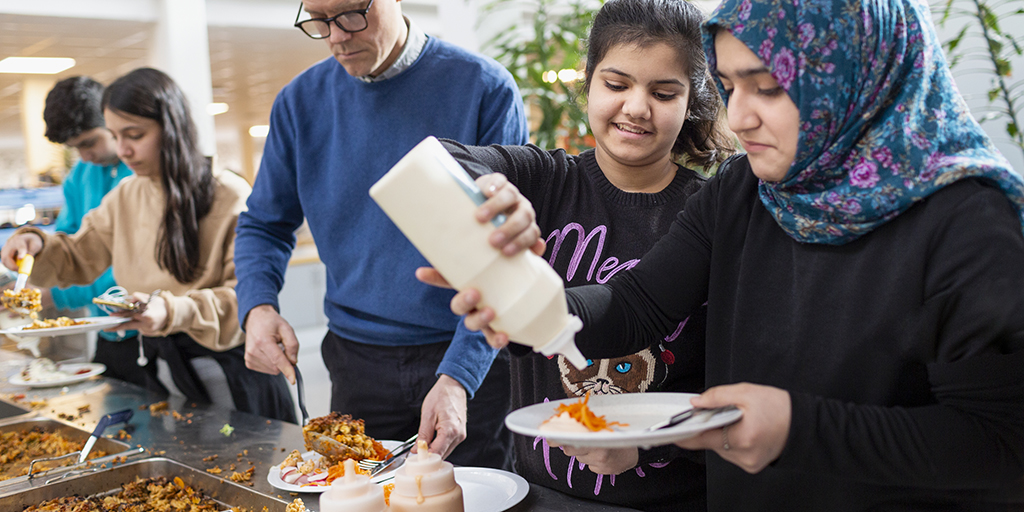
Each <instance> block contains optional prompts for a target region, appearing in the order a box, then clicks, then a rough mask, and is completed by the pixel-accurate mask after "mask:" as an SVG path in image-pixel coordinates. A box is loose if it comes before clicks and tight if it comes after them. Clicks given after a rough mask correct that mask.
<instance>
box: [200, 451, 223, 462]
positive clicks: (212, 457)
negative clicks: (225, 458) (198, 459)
mask: <svg viewBox="0 0 1024 512" xmlns="http://www.w3.org/2000/svg"><path fill="white" fill-rule="evenodd" d="M217 457H220V455H217V454H216V453H215V454H213V455H210V456H209V457H203V462H213V461H215V460H217Z"/></svg>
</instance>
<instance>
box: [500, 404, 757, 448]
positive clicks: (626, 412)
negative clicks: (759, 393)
mask: <svg viewBox="0 0 1024 512" xmlns="http://www.w3.org/2000/svg"><path fill="white" fill-rule="evenodd" d="M695 396H697V395H694V394H692V393H626V394H618V395H591V396H590V401H589V402H587V406H588V407H590V410H591V411H593V412H594V414H596V415H598V416H604V418H605V420H607V421H609V422H612V421H617V422H619V423H626V424H628V426H625V427H620V426H613V427H612V428H613V429H614V431H611V432H609V431H601V432H582V433H581V432H549V431H541V430H540V429H539V428H538V427H540V424H541V423H543V422H544V421H545V420H547V419H548V418H550V417H551V416H553V415H554V414H555V410H556V408H557V407H558V405H559V404H563V403H564V404H570V403H575V402H577V401H579V398H567V399H565V400H556V401H553V402H546V403H540V404H533V405H530V406H527V407H523V408H522V409H518V410H515V411H512V413H510V414H509V415H508V416H506V417H505V425H506V426H508V428H509V430H511V431H513V432H516V433H518V434H522V435H524V436H530V437H543V438H546V439H547V440H549V441H553V442H555V443H558V444H561V445H567V446H589V447H595V448H628V447H633V446H640V447H647V446H659V445H663V444H669V443H674V442H676V441H681V440H683V439H686V438H689V437H693V436H695V435H697V434H699V433H700V432H703V431H705V430H709V429H713V428H720V427H723V426H725V425H729V424H731V423H735V422H737V421H739V419H740V417H741V416H742V415H743V413H742V411H739V410H729V411H725V412H720V413H718V414H715V415H713V416H699V415H698V416H694V417H693V418H691V419H689V420H687V421H684V422H682V423H680V424H678V425H675V426H673V427H669V428H664V429H661V430H655V431H653V432H644V429H646V428H647V427H650V426H651V425H654V424H655V423H658V422H660V421H664V420H667V419H669V418H670V417H672V416H673V415H675V414H677V413H680V412H683V411H685V410H687V409H690V408H691V407H692V406H691V405H690V399H691V398H693V397H695Z"/></svg>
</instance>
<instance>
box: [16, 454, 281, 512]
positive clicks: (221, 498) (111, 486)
mask: <svg viewBox="0 0 1024 512" xmlns="http://www.w3.org/2000/svg"><path fill="white" fill-rule="evenodd" d="M75 473H76V471H70V472H68V476H67V477H66V478H63V479H59V480H55V481H50V483H44V482H38V479H37V480H36V482H38V483H34V484H33V487H32V488H30V489H25V490H22V491H21V492H18V493H17V494H12V495H9V496H4V497H0V510H22V509H23V508H25V507H27V506H29V505H38V504H39V503H42V502H44V501H47V500H51V499H54V498H59V497H61V496H71V495H74V494H77V495H80V496H92V495H95V494H107V493H111V492H112V491H118V490H120V489H121V485H122V484H125V483H128V482H132V481H134V480H135V479H136V478H137V477H141V478H154V477H158V476H165V477H167V478H174V477H180V478H181V479H182V480H183V481H184V482H185V484H186V485H189V486H191V487H192V488H194V489H201V490H202V491H203V493H205V494H206V495H207V496H210V497H211V498H213V499H214V500H217V501H218V502H219V503H221V504H223V505H224V510H227V509H229V508H231V507H245V508H247V509H250V510H253V511H255V512H261V511H262V510H263V507H267V510H268V511H269V512H283V511H284V508H285V506H287V504H288V502H286V501H283V500H280V499H277V498H274V497H271V496H267V495H265V494H261V493H259V492H256V491H254V490H252V489H250V488H248V487H245V486H242V485H239V484H236V483H234V482H231V481H229V480H225V479H223V478H219V477H216V476H213V475H211V474H209V473H207V472H205V471H202V470H199V469H195V468H191V467H189V466H186V465H184V464H182V463H180V462H176V461H173V460H171V459H166V458H163V457H155V458H151V459H145V460H139V461H135V462H129V463H126V464H120V465H117V466H114V467H112V468H108V469H103V470H99V471H96V472H93V473H87V474H82V475H75Z"/></svg>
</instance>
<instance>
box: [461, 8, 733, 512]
mask: <svg viewBox="0 0 1024 512" xmlns="http://www.w3.org/2000/svg"><path fill="white" fill-rule="evenodd" d="M703 21H704V15H703V14H702V13H701V12H700V10H698V9H697V8H696V7H694V6H693V5H691V4H690V3H688V2H686V1H684V0H611V1H609V2H607V3H605V4H604V6H603V7H602V8H601V10H600V11H599V12H598V13H597V15H596V16H595V18H594V25H593V27H592V28H591V31H590V37H589V39H588V55H587V67H586V82H585V84H584V87H585V89H584V90H585V91H586V92H587V111H588V115H589V119H590V125H591V130H592V131H593V133H594V139H595V141H596V143H597V147H596V149H594V150H589V151H585V152H583V153H582V154H580V155H567V154H566V153H565V151H562V150H552V151H544V150H541V149H540V148H537V147H536V146H491V147H466V146H463V145H461V144H458V143H456V142H452V141H445V142H444V144H445V145H446V148H447V149H448V150H449V151H450V152H451V153H452V154H453V155H454V156H455V157H456V159H458V160H459V161H460V162H462V163H463V164H464V165H465V166H466V167H467V168H470V169H478V170H479V171H480V172H488V171H495V172H499V173H501V174H503V175H505V176H507V177H508V179H509V181H510V182H512V183H513V184H514V185H515V186H516V187H517V188H519V190H520V191H521V192H522V193H523V195H524V196H525V197H526V198H527V199H529V200H530V202H532V203H533V206H534V208H535V209H536V211H537V224H538V225H539V227H540V229H541V233H542V236H543V237H545V238H546V242H547V248H546V253H545V254H544V257H545V259H547V260H548V261H549V262H550V263H551V265H552V267H553V268H554V269H555V271H556V272H558V274H559V275H561V276H562V278H563V280H564V282H565V285H566V287H567V288H571V287H574V286H580V285H584V284H587V283H603V282H606V281H607V280H608V279H610V278H612V277H613V276H615V275H617V274H619V273H621V272H623V271H625V270H626V269H628V268H630V267H632V266H634V265H636V264H637V262H639V261H640V258H641V256H643V254H644V253H645V252H647V250H648V249H650V248H651V246H652V245H654V243H655V242H656V241H657V240H658V239H659V238H661V236H663V235H664V234H665V233H667V232H668V228H669V226H670V225H671V224H672V221H673V219H674V218H675V216H676V213H678V212H679V211H680V210H681V209H682V208H683V205H684V204H685V201H686V199H687V198H688V197H689V196H690V195H691V194H692V193H693V192H695V191H697V190H698V189H699V188H700V186H701V185H702V184H703V182H704V178H703V177H702V176H701V175H700V174H699V173H697V172H695V171H693V170H691V169H688V168H686V167H683V166H681V165H679V164H677V163H676V162H677V161H679V160H685V162H686V163H687V164H690V165H695V166H700V167H704V168H708V167H711V166H713V165H715V164H717V163H720V162H721V160H723V159H724V158H725V156H727V154H726V153H727V152H729V151H731V149H732V148H731V143H728V142H725V141H727V139H726V137H725V136H724V134H723V133H722V132H721V131H720V130H719V129H718V124H719V123H718V117H719V116H718V114H719V111H720V108H721V100H720V99H719V97H718V94H717V91H716V90H715V86H714V82H713V81H712V80H711V77H710V75H708V73H707V61H706V59H705V57H704V51H703V47H702V44H701V32H700V25H701V23H702V22H703ZM642 345H643V346H638V347H637V348H636V350H633V351H632V352H631V353H629V354H621V357H615V358H610V359H593V360H590V361H588V363H589V365H588V367H587V368H585V369H583V370H577V369H576V368H575V367H574V366H573V365H572V364H570V363H568V362H567V361H566V360H565V359H564V358H563V357H561V356H559V357H556V358H552V359H548V358H547V357H545V356H543V355H540V354H538V353H534V352H531V351H529V350H528V349H527V350H513V352H514V353H515V354H516V355H518V356H519V357H513V358H512V366H511V370H512V405H513V407H514V408H520V407H525V406H528V405H532V404H536V403H542V402H545V401H548V400H560V399H564V398H567V397H582V396H584V395H585V394H586V393H587V392H590V393H592V394H611V393H641V392H648V391H682V392H691V393H693V392H699V391H701V390H703V388H704V311H703V310H702V309H701V310H698V311H697V312H695V313H694V314H693V315H689V316H688V318H686V319H680V321H677V322H675V324H674V325H672V326H671V327H669V328H667V329H665V330H663V331H662V332H658V333H651V334H650V335H647V336H645V337H644V343H643V344H642ZM519 348H525V347H519ZM671 448H673V449H666V448H660V449H655V450H638V449H636V448H627V449H619V450H591V449H583V448H574V447H562V449H559V447H556V446H552V445H549V444H548V442H547V441H546V440H545V439H543V438H532V437H529V438H528V437H525V436H516V437H515V460H516V472H518V473H519V474H521V475H523V477H525V478H526V479H527V480H529V481H530V482H533V483H535V484H538V485H543V486H546V487H549V488H552V489H556V490H558V491H561V492H563V493H566V494H571V495H574V496H577V497H581V498H589V499H592V500H597V501H601V502H605V503H615V504H620V505H626V506H630V507H635V508H640V509H644V510H673V511H676V510H701V511H703V510H706V487H705V468H704V464H703V460H702V457H694V456H693V455H692V454H687V453H686V452H684V451H683V450H681V449H679V448H676V447H671ZM680 455H685V456H680ZM584 464H585V466H584Z"/></svg>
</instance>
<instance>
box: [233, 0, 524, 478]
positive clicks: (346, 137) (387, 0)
mask: <svg viewBox="0 0 1024 512" xmlns="http://www.w3.org/2000/svg"><path fill="white" fill-rule="evenodd" d="M399 1H400V0H304V1H303V2H302V5H301V6H300V9H299V13H298V16H297V17H296V26H297V27H299V28H300V29H302V30H303V32H305V33H306V35H308V36H310V37H312V38H314V39H324V40H325V41H326V42H327V44H328V46H329V47H330V49H331V53H332V54H333V56H334V58H333V59H325V60H323V61H321V62H319V63H318V64H316V65H314V66H313V67H311V68H309V69H307V70H306V71H304V72H303V73H302V74H300V75H299V76H297V77H296V78H295V79H294V80H292V82H291V83H290V84H288V85H287V86H286V87H285V88H284V89H283V90H282V91H281V92H280V94H278V96H277V99H276V101H275V102H274V107H273V110H272V112H271V117H270V134H269V135H268V137H267V140H266V144H265V146H264V150H263V161H262V163H261V165H260V170H259V174H258V175H257V178H256V182H255V184H254V187H253V193H252V195H251V196H250V197H249V201H248V211H247V212H245V213H243V214H242V216H241V217H240V218H239V221H238V228H237V235H238V236H237V238H236V241H235V265H236V270H235V272H236V274H237V276H238V285H237V287H236V292H237V294H238V306H239V315H240V322H241V325H242V326H243V327H244V329H245V330H246V363H247V365H248V366H249V367H250V368H252V369H254V370H258V371H262V372H266V373H271V374H276V373H278V372H283V373H284V374H285V376H286V377H288V379H289V380H290V381H292V382H294V377H293V376H294V371H293V369H292V365H293V364H294V363H295V362H296V361H297V359H296V355H297V352H298V341H297V340H296V338H295V334H294V332H293V330H292V328H291V326H290V325H289V324H288V322H287V321H285V320H284V319H283V318H282V317H281V316H280V314H279V313H278V311H279V308H278V302H277V301H278V292H279V291H280V289H281V286H282V284H283V281H284V273H285V269H286V267H287V265H288V260H289V257H290V254H291V251H292V249H293V248H294V245H295V236H294V234H293V233H294V231H295V229H296V228H298V227H299V226H300V225H301V224H302V222H303V217H305V218H306V219H307V220H308V222H309V228H310V230H311V231H312V234H313V239H314V240H315V242H316V245H317V249H318V251H319V253H320V258H321V260H322V261H323V262H324V264H325V266H326V268H327V296H326V298H325V300H324V309H325V312H326V314H327V317H328V327H329V331H328V333H327V336H326V337H325V338H324V340H323V344H322V347H321V352H322V354H323V357H324V362H325V363H326V365H327V368H328V370H329V372H330V375H331V381H332V394H331V409H332V410H334V411H338V412H340V413H344V414H351V415H352V416H353V417H355V418H362V419H363V420H365V422H366V432H367V434H368V435H370V436H373V437H376V438H379V439H399V440H401V439H405V438H406V437H409V436H410V435H411V434H414V433H417V432H418V433H419V435H420V438H421V439H423V440H425V441H428V442H429V443H430V450H431V451H432V452H436V453H439V454H441V455H442V456H448V455H449V454H451V456H450V457H449V460H451V461H452V462H454V463H457V464H461V465H471V466H490V467H498V468H505V469H509V468H510V460H509V458H510V457H509V455H510V452H511V435H510V434H509V433H508V432H507V431H506V430H505V429H504V427H503V419H504V415H505V414H506V413H507V411H508V408H509V391H508V382H509V376H508V361H507V357H508V356H507V354H505V353H504V352H503V353H501V354H500V356H499V357H498V360H497V362H495V364H494V365H493V367H492V365H491V363H492V361H493V360H494V358H495V352H494V351H492V350H491V349H489V348H488V347H486V346H485V344H484V343H483V342H482V341H481V342H479V343H458V344H454V343H452V344H451V345H452V347H453V350H451V351H447V348H448V346H449V344H450V343H451V342H452V340H453V339H459V340H462V339H463V338H462V337H466V336H478V334H475V333H470V332H468V331H465V330H464V329H463V328H461V327H460V328H459V329H458V331H457V332H456V326H458V325H460V323H459V318H458V317H456V316H454V315H453V314H451V312H450V310H449V308H448V303H449V300H450V299H451V297H452V293H451V292H450V291H446V290H440V289H436V288H432V287H429V286H426V285H424V284H422V283H420V282H418V281H416V279H415V277H414V275H413V271H414V270H415V269H416V268H417V267H419V266H425V265H427V262H426V261H425V260H424V259H423V258H422V256H420V254H419V253H418V252H417V251H416V249H415V248H414V247H413V246H412V245H411V244H410V243H409V242H408V241H407V240H406V238H405V237H404V236H402V234H401V232H399V230H398V229H397V228H396V227H395V226H394V224H392V223H391V221H390V220H389V219H388V218H387V217H386V216H385V215H384V213H383V212H382V211H381V210H380V209H379V208H378V207H377V205H376V204H375V203H373V202H372V200H371V199H370V196H369V193H368V191H369V188H370V186H371V185H373V184H374V183H375V182H376V181H377V180H378V179H379V178H380V177H381V176H383V175H384V173H386V172H387V171H388V170H389V169H390V168H391V167H392V166H393V165H394V164H395V163H396V162H397V161H398V160H399V159H400V158H401V157H402V156H403V155H405V153H407V152H408V151H409V150H410V149H412V147H413V146H415V145H416V144H417V143H419V142H420V141H421V140H423V139H424V138H425V137H427V136H428V135H433V136H436V137H445V138H450V139H455V140H458V141H460V142H463V143H465V144H474V145H486V144H523V143H526V141H527V136H528V131H527V126H526V120H525V117H524V113H523V105H522V100H521V99H520V95H519V91H518V89H517V87H516V85H515V82H514V81H513V79H512V76H511V75H510V74H509V73H508V72H507V71H506V70H505V69H503V68H502V67H501V66H500V65H498V64H497V63H496V62H494V61H493V60H491V59H488V58H485V57H482V56H480V55H476V54H473V53H470V52H467V51H465V50H462V49H460V48H458V47H455V46H453V45H451V44H449V43H446V42H444V41H441V40H439V39H437V38H435V37H428V36H426V35H425V34H424V33H423V32H422V31H421V30H420V29H419V28H418V27H417V26H416V25H415V24H414V23H412V22H411V21H410V20H409V19H408V18H405V17H404V16H403V15H402V12H401V7H400V4H399ZM531 214H532V210H531ZM530 220H532V217H531V219H530ZM509 231H510V232H512V230H511V229H510V230H509ZM510 240H511V239H510ZM492 242H493V243H494V244H495V245H496V246H499V245H501V244H502V241H501V240H492ZM515 243H518V241H515ZM279 344H280V345H279ZM456 345H458V347H460V348H458V349H456V348H455V347H456ZM281 347H283V351H282V348H281ZM488 368H491V370H490V373H489V374H488ZM485 375H486V379H485ZM474 393H475V394H474ZM467 396H468V397H469V398H472V400H469V404H468V419H469V422H468V425H467V423H466V419H467V405H466V402H467ZM463 439H465V442H463V443H461V444H460V442H462V440H463ZM456 445H459V446H458V449H455V447H456ZM453 449H454V452H453Z"/></svg>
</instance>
